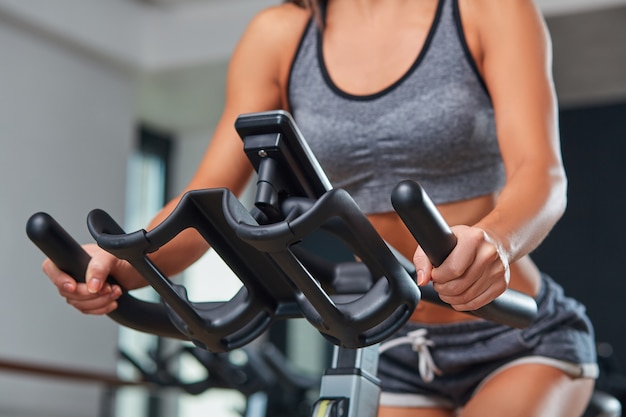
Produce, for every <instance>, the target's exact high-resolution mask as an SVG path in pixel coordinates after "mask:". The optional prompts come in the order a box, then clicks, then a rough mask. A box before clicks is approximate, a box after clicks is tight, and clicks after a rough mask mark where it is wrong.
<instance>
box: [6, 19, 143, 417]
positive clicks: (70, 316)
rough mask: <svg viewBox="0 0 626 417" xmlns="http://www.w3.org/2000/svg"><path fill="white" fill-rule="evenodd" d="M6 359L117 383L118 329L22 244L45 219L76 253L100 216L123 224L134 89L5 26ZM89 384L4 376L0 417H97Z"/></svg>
mask: <svg viewBox="0 0 626 417" xmlns="http://www.w3.org/2000/svg"><path fill="white" fill-rule="evenodd" d="M0 56H2V63H1V64H0V97H1V99H0V146H1V148H0V196H1V197H0V249H1V250H0V265H2V277H1V279H2V291H0V358H2V359H14V360H20V361H30V362H32V363H42V364H47V365H55V366H61V365H63V366H71V367H80V368H85V369H89V370H102V371H107V372H109V373H112V372H114V363H115V360H114V359H115V358H114V354H115V350H114V349H115V345H116V338H117V327H116V325H115V324H114V323H113V322H112V321H110V320H108V319H107V318H103V317H99V318H94V317H88V316H83V315H81V314H77V313H76V311H75V310H74V309H73V308H71V307H69V306H68V305H66V304H65V302H64V300H63V299H62V298H61V297H59V296H58V295H57V293H56V290H55V288H54V287H53V286H52V285H51V284H50V283H49V281H48V280H47V278H46V277H45V276H44V275H43V273H42V271H41V261H42V260H43V255H42V254H41V253H40V252H39V251H38V250H37V249H36V247H35V246H34V245H33V244H31V243H30V241H29V240H28V239H27V237H26V234H25V225H26V221H27V219H28V217H29V216H30V215H31V214H33V213H35V212H37V211H47V212H49V213H50V214H51V215H53V216H54V217H56V218H57V219H58V220H59V222H60V223H61V224H62V225H64V226H65V227H66V228H67V229H68V230H70V231H71V233H72V234H74V235H75V236H76V237H77V238H78V239H79V240H80V241H87V240H91V239H90V238H89V237H88V236H89V235H88V233H87V229H86V224H85V219H86V215H87V213H88V212H89V210H91V209H93V208H96V207H100V208H103V209H105V210H107V211H109V212H110V213H111V214H112V215H113V216H114V217H115V218H117V219H122V215H123V207H124V205H123V196H124V189H125V166H126V165H125V164H126V156H127V153H128V150H129V147H130V146H131V135H132V130H133V127H134V126H133V124H134V117H133V110H134V109H133V104H134V97H133V94H134V92H133V88H132V87H133V85H132V78H131V77H130V76H129V75H127V74H123V73H120V72H118V71H116V70H112V69H110V68H108V67H107V66H106V65H102V63H101V62H97V61H94V60H92V59H91V58H90V57H88V56H85V55H84V54H82V53H80V52H78V51H77V50H75V49H72V48H70V47H66V46H63V45H62V44H59V43H56V42H52V41H48V40H47V39H46V38H45V37H41V36H38V35H37V34H36V33H33V32H31V31H29V30H23V29H22V28H21V27H20V26H19V25H14V24H13V23H12V22H9V21H6V20H1V19H0ZM99 396H100V390H99V388H98V387H97V386H93V385H89V384H84V383H82V384H75V383H62V382H61V381H59V380H52V379H47V378H33V377H30V376H18V375H15V374H12V373H6V372H2V371H1V370H0V415H2V416H3V417H11V416H13V415H18V414H19V415H27V416H30V417H36V416H42V417H43V416H45V417H54V416H59V417H61V416H63V417H73V416H76V417H90V416H97V415H98V408H99Z"/></svg>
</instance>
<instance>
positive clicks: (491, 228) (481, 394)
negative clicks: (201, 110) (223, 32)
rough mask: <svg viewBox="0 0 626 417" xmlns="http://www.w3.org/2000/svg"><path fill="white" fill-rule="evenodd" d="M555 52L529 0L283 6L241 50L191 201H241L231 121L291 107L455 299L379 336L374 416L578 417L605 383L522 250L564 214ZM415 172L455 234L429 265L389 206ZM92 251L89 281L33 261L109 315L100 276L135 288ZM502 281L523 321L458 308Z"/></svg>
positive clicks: (375, 214) (339, 1)
mask: <svg viewBox="0 0 626 417" xmlns="http://www.w3.org/2000/svg"><path fill="white" fill-rule="evenodd" d="M550 55H551V51H550V43H549V38H548V35H547V33H546V29H545V27H544V23H543V21H542V20H541V17H540V15H539V13H538V12H537V10H536V8H535V7H534V5H533V4H532V1H531V0H511V1H501V0H384V1H382V0H377V1H374V0H328V1H327V2H320V3H317V2H313V3H312V4H309V3H308V2H307V3H306V4H304V2H295V1H294V2H287V3H286V4H283V5H280V6H276V7H273V8H270V9H267V10H265V11H263V12H261V13H260V14H258V15H257V16H256V17H255V18H254V19H253V20H252V21H251V22H250V24H249V26H248V28H247V30H246V31H245V33H244V34H243V37H242V38H241V40H240V42H239V44H238V46H237V48H236V50H235V51H234V54H233V56H232V59H231V63H230V66H229V70H228V80H227V97H226V105H225V109H224V113H223V115H222V117H221V120H220V122H219V124H218V126H217V129H216V131H215V133H214V137H213V139H212V141H211V144H210V146H209V147H208V149H207V151H206V154H205V155H204V157H203V159H202V162H201V164H200V166H199V168H198V170H197V172H196V174H195V176H194V177H193V179H192V180H191V182H190V183H189V185H188V186H187V188H186V189H185V190H184V191H188V190H192V189H200V188H214V187H227V188H229V189H231V190H233V191H234V192H235V193H238V192H240V191H241V190H242V189H243V187H244V185H245V184H246V183H247V180H248V178H249V176H250V174H251V167H250V166H249V163H248V161H247V159H246V157H245V155H244V154H243V152H241V143H240V139H239V138H238V136H237V134H236V132H235V130H234V129H233V123H234V120H235V119H236V117H237V116H238V115H239V114H242V113H249V112H257V111H265V110H273V109H285V110H288V111H290V112H292V114H293V115H294V117H295V119H296V122H297V123H298V126H299V127H300V129H301V130H302V132H303V134H304V136H305V138H307V141H308V142H309V145H310V146H311V148H312V150H313V152H314V153H315V154H316V156H317V158H318V159H319V160H320V163H321V164H322V166H323V168H324V169H325V170H326V171H327V174H328V175H329V177H330V179H331V181H332V182H333V185H334V186H335V187H342V188H345V189H346V190H347V191H349V192H350V193H351V194H352V196H353V197H354V198H355V200H356V201H357V203H358V204H359V205H360V207H361V208H362V209H363V211H364V212H365V213H366V214H367V215H368V217H369V219H370V220H371V222H372V224H373V225H374V226H375V227H376V229H377V230H378V232H379V233H380V235H381V236H382V237H383V238H384V239H385V240H386V241H387V242H389V243H390V244H391V245H392V246H394V247H395V248H397V249H398V250H400V251H401V252H402V253H404V254H405V255H406V256H408V257H410V256H413V255H414V258H413V259H414V263H415V265H416V268H417V271H418V284H420V285H423V284H426V283H427V282H429V281H431V282H432V283H433V285H434V288H435V289H436V290H437V291H438V292H439V295H440V297H441V298H442V299H443V300H444V301H446V302H448V303H449V304H451V305H452V306H453V307H454V310H452V309H445V308H442V307H438V306H434V305H430V304H428V303H426V302H422V303H420V305H419V307H418V308H417V310H416V311H415V312H414V314H413V316H412V317H411V322H410V323H409V324H407V325H406V326H405V329H403V330H402V331H400V332H399V334H398V335H397V337H396V338H395V339H392V340H391V341H389V342H387V343H386V344H383V346H382V349H383V350H385V353H383V355H382V356H381V362H380V363H381V366H380V372H379V376H380V378H381V380H382V384H383V391H384V392H383V395H382V398H381V408H380V412H379V415H380V416H381V417H390V416H394V417H404V416H421V417H439V416H441V417H444V416H445V417H450V416H453V415H460V416H464V417H469V416H481V417H482V416H486V415H490V416H491V415H493V416H507V417H511V416H524V417H529V416H551V417H554V416H563V417H566V416H567V417H571V416H577V415H581V414H582V412H583V410H584V408H585V405H586V403H587V401H588V399H589V397H590V395H591V392H592V390H593V386H594V377H595V374H596V373H597V367H596V365H595V355H594V352H593V331H592V328H591V326H590V324H589V322H588V319H587V318H586V316H585V315H584V308H583V307H582V306H581V305H580V304H578V303H576V302H575V301H574V300H571V299H567V298H565V297H564V296H563V295H562V291H561V289H560V287H559V286H558V285H557V284H555V283H554V281H552V280H551V279H550V278H548V277H546V276H545V275H542V274H541V273H540V272H539V271H538V270H537V267H536V266H535V265H534V264H533V262H532V260H531V259H530V258H529V256H528V254H529V253H530V252H531V251H532V250H534V249H535V248H536V247H537V246H538V245H539V243H540V242H541V241H542V240H543V238H544V237H545V236H546V235H547V233H548V232H549V231H550V229H551V228H552V227H553V226H554V224H555V223H556V221H557V220H558V219H559V217H560V216H561V215H562V213H563V211H564V209H565V204H566V177H565V173H564V170H563V166H562V162H561V156H560V145H559V137H558V124H557V115H556V100H555V94H554V89H553V85H552V80H551V74H550V71H551V66H550ZM407 178H412V179H415V180H417V181H419V182H420V183H421V184H422V185H423V186H424V187H425V188H426V190H427V191H428V193H429V194H430V195H431V197H432V198H433V200H434V201H435V203H436V204H437V206H438V208H439V210H440V211H441V213H442V215H443V216H444V218H445V219H446V220H447V221H448V223H449V224H451V225H453V231H454V233H455V234H456V236H457V238H458V244H457V246H456V248H455V249H454V251H453V252H452V253H451V254H450V256H449V257H448V259H446V261H445V262H444V263H443V264H442V265H441V266H439V267H438V268H433V266H432V265H431V264H430V262H429V261H428V260H427V258H426V257H425V255H424V253H423V252H422V251H421V249H420V248H419V247H417V248H416V246H417V245H416V244H415V242H414V240H413V238H412V237H411V235H410V233H409V232H408V231H407V230H406V228H405V227H404V226H403V224H402V222H401V221H400V220H399V218H398V216H397V215H396V214H395V213H394V212H393V209H392V208H391V205H390V203H389V195H390V192H391V189H392V188H393V186H394V185H396V184H397V183H398V182H400V181H401V180H403V179H407ZM177 202H178V198H176V199H174V200H173V201H171V202H170V203H169V204H168V205H166V207H165V208H164V209H163V210H162V211H161V212H160V213H159V214H158V215H157V216H156V218H155V219H154V220H153V222H152V225H156V224H158V223H160V222H161V221H162V220H163V219H164V218H165V217H166V216H167V214H169V213H170V212H171V210H172V209H173V208H174V207H175V205H176V203H177ZM87 248H88V250H89V251H90V253H91V255H92V257H93V259H92V261H91V263H90V265H89V268H88V271H87V277H86V278H87V284H86V285H85V284H77V283H76V282H75V281H74V280H73V279H71V278H70V277H69V276H67V275H65V274H63V273H61V272H60V271H59V270H58V269H57V268H56V267H55V266H54V265H53V264H52V263H51V262H50V261H49V260H46V261H45V262H44V266H43V267H44V271H45V272H46V274H47V275H49V276H50V278H51V280H52V281H53V283H54V284H55V285H56V286H57V287H58V288H59V291H60V293H61V295H62V296H63V297H65V298H67V300H68V302H69V303H70V304H72V305H73V306H75V307H76V308H77V309H79V310H80V311H82V312H84V313H88V314H105V313H108V312H110V311H112V310H113V309H115V308H116V301H115V300H116V299H117V297H119V295H120V293H121V292H120V288H117V287H111V286H109V285H108V284H104V285H103V282H104V280H105V279H106V277H107V276H108V275H109V274H112V275H113V276H115V277H116V278H117V280H118V281H119V282H120V283H121V284H122V285H123V286H125V287H126V288H128V289H132V288H136V287H140V286H143V285H145V282H144V281H143V280H142V279H141V277H138V276H137V274H136V273H134V272H133V271H132V269H131V268H130V267H129V266H128V265H127V264H126V263H125V262H123V261H120V260H118V259H115V258H113V257H112V256H111V255H108V254H106V253H104V252H103V251H101V250H99V249H97V248H95V247H94V246H88V247H87ZM206 249H207V244H206V242H204V241H203V240H202V239H201V238H199V237H198V236H197V234H195V233H193V232H186V233H184V234H182V235H180V236H179V238H178V239H176V241H174V242H171V243H170V244H169V245H168V246H167V247H164V248H162V250H160V251H159V252H158V253H157V254H155V255H154V260H155V262H156V263H157V264H158V265H159V266H160V268H161V269H162V270H163V271H164V272H165V273H167V274H173V273H176V272H179V271H180V270H182V269H184V268H185V267H186V266H188V265H189V264H191V263H192V262H193V261H194V260H195V259H197V258H198V257H199V256H201V255H202V253H204V251H205V250H206ZM506 288H513V289H516V290H519V291H522V292H524V293H527V294H529V295H531V296H533V297H535V298H536V299H537V301H538V304H539V318H538V319H537V322H536V323H534V324H533V326H531V327H530V328H529V329H526V330H524V331H519V330H513V329H508V328H506V327H504V326H498V325H495V324H492V323H488V322H485V321H482V320H477V319H474V318H472V317H470V316H468V315H467V314H465V313H463V312H462V311H464V310H474V309H477V308H479V307H481V306H483V305H485V304H487V303H489V302H490V301H491V300H493V299H494V298H495V297H497V296H498V295H499V294H501V293H502V292H503V291H504V290H505V289H506ZM404 341H407V342H409V343H408V344H402V342H404ZM418 360H419V361H421V363H422V366H421V367H420V366H418ZM420 369H421V372H420ZM456 413H458V414H456Z"/></svg>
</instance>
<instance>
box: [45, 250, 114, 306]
mask: <svg viewBox="0 0 626 417" xmlns="http://www.w3.org/2000/svg"><path fill="white" fill-rule="evenodd" d="M83 249H84V250H85V251H86V252H87V253H88V254H89V256H91V261H90V262H89V265H88V267H87V272H86V274H85V277H81V278H84V279H85V283H83V282H77V281H76V280H75V279H74V278H72V277H71V276H70V275H68V274H66V273H65V272H63V271H61V270H60V269H59V268H58V267H57V266H56V265H55V264H54V263H53V262H52V261H51V260H50V259H46V260H45V261H44V262H43V265H42V269H43V272H44V273H45V274H46V275H47V276H48V277H49V278H50V280H51V281H52V283H53V284H54V286H56V287H57V289H58V291H59V294H61V296H62V297H64V298H65V299H66V300H67V303H68V304H70V305H71V306H73V307H75V308H76V309H77V310H79V311H80V312H82V313H84V314H108V313H110V312H111V311H113V310H115V309H116V308H117V299H118V298H119V297H120V296H121V295H122V288H121V287H120V286H119V285H111V284H110V283H108V282H106V280H107V278H108V277H109V275H113V271H115V270H116V269H118V268H119V267H120V266H121V264H122V263H123V262H124V261H122V260H120V259H118V258H116V257H115V256H113V255H111V254H110V253H108V252H106V251H104V250H103V249H101V248H99V247H98V246H97V245H95V244H88V245H84V246H83Z"/></svg>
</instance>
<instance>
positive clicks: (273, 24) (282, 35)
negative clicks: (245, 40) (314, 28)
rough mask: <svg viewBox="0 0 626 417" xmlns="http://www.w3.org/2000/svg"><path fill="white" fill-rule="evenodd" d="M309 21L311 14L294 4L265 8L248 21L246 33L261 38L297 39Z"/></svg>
mask: <svg viewBox="0 0 626 417" xmlns="http://www.w3.org/2000/svg"><path fill="white" fill-rule="evenodd" d="M310 19H311V12H310V11H309V10H308V9H306V8H304V7H300V6H297V5H296V4H294V3H283V4H280V5H276V6H271V7H268V8H265V9H263V10H261V11H260V12H258V13H257V14H256V15H255V16H254V17H253V18H252V20H251V21H250V23H249V25H248V31H249V32H254V33H255V34H256V35H261V36H263V38H265V37H271V38H274V37H276V39H291V38H293V37H299V35H300V34H301V33H302V31H303V29H304V26H305V25H306V23H307V22H308V21H309V20H310Z"/></svg>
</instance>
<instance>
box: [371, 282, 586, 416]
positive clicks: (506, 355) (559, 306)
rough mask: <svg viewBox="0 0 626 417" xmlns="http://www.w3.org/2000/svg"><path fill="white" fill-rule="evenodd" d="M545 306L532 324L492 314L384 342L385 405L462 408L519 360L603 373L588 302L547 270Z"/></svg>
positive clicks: (418, 328) (411, 326)
mask: <svg viewBox="0 0 626 417" xmlns="http://www.w3.org/2000/svg"><path fill="white" fill-rule="evenodd" d="M537 305H538V314H537V319H536V320H535V321H534V322H533V323H532V325H531V326H530V327H528V328H526V329H513V328H510V327H508V326H503V325H499V324H495V323H492V322H489V321H486V320H469V321H466V322H460V323H452V324H443V325H431V324H419V323H413V322H409V323H407V324H406V325H405V326H404V327H403V328H402V329H400V331H398V333H397V334H396V335H394V337H393V338H392V339H390V340H389V341H386V342H385V343H383V344H382V345H381V348H382V350H384V352H383V353H381V355H380V362H379V369H378V377H379V378H380V379H381V384H382V390H383V393H382V395H381V401H380V404H381V405H387V406H396V407H447V408H458V407H461V406H463V405H464V404H465V403H467V401H469V399H470V398H471V397H472V395H473V393H474V392H475V391H476V389H477V388H478V387H480V385H481V383H483V382H484V381H485V380H486V379H488V378H489V377H490V376H493V375H495V374H496V373H497V372H500V371H501V370H503V369H505V368H507V367H510V366H513V365H516V364H518V363H543V364H547V365H550V366H554V367H556V368H559V369H562V370H563V371H565V372H566V373H568V374H569V375H571V376H573V377H581V378H597V376H598V366H597V363H596V350H595V341H594V333H593V327H592V325H591V322H590V321H589V318H588V317H587V315H586V313H585V307H584V306H583V305H582V304H580V303H579V302H577V301H576V300H574V299H572V298H568V297H566V296H565V295H564V294H563V289H562V287H561V286H560V285H558V284H557V283H555V282H554V281H553V280H552V279H551V278H549V277H548V276H546V275H543V277H542V286H541V290H540V293H539V294H538V296H537ZM416 335H417V337H416ZM429 377H430V378H429Z"/></svg>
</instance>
